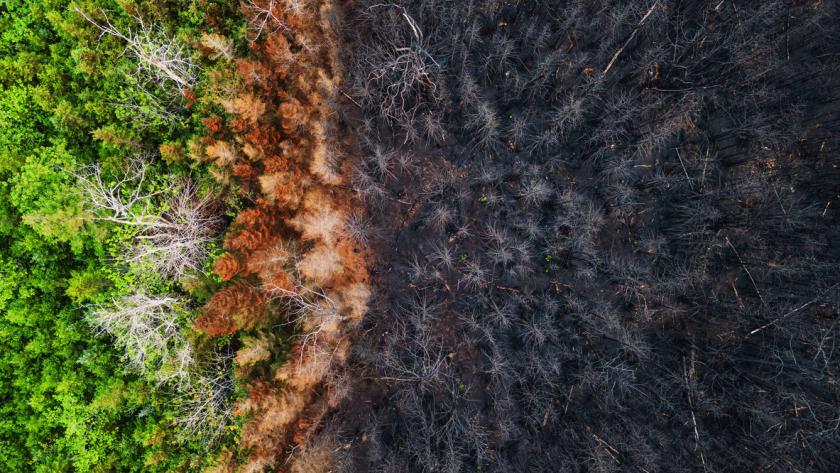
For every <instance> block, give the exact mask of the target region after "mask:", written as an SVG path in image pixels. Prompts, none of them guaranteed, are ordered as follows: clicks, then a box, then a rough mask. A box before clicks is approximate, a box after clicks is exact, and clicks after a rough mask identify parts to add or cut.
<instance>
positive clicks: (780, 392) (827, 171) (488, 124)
mask: <svg viewBox="0 0 840 473" xmlns="http://www.w3.org/2000/svg"><path fill="white" fill-rule="evenodd" d="M348 10H349V11H351V12H355V13H354V14H353V15H354V16H353V17H352V18H349V19H347V20H346V22H345V25H344V26H345V33H344V34H345V35H346V37H347V41H348V43H347V44H348V46H347V48H348V51H349V52H348V53H347V54H346V55H345V57H344V61H345V68H346V70H347V71H348V77H346V78H345V81H344V83H345V84H346V85H347V88H348V90H345V91H344V92H345V93H346V94H347V96H349V97H351V98H352V101H353V102H354V103H355V105H353V104H349V106H350V107H352V110H348V111H347V113H346V116H347V117H348V118H347V123H346V125H347V126H350V127H352V128H353V129H356V130H358V131H359V132H360V134H361V142H362V148H363V149H362V155H363V156H364V158H363V159H362V161H361V163H360V164H359V166H358V169H357V170H356V173H355V175H354V176H353V178H352V181H353V187H354V189H355V191H356V192H357V193H358V194H359V195H360V196H361V197H362V198H363V199H364V200H365V202H366V205H367V212H366V213H364V214H359V215H354V216H352V217H351V218H350V220H349V221H348V225H347V228H348V230H349V232H350V233H351V234H352V235H354V237H355V238H356V239H357V240H358V242H359V243H361V244H364V245H366V246H367V248H368V251H369V253H370V254H372V255H377V260H376V264H375V265H374V268H373V271H372V276H371V280H372V283H373V294H374V295H373V298H372V300H371V303H370V310H369V313H368V315H367V317H366V319H365V321H364V323H363V327H362V328H361V330H360V332H359V336H358V337H357V340H356V347H355V349H354V353H353V356H352V359H351V361H352V363H351V365H350V367H349V368H348V372H347V373H345V374H346V375H347V376H348V377H349V378H352V379H356V380H357V381H356V382H355V383H354V385H353V391H352V393H353V394H351V395H350V396H348V397H346V398H345V401H343V403H342V404H341V405H340V406H338V407H337V408H336V409H335V410H334V411H333V412H332V413H331V414H330V415H328V416H327V417H326V418H325V419H324V424H323V425H326V426H328V427H325V428H324V429H323V431H322V433H321V436H322V437H331V438H332V439H333V440H334V441H335V442H336V444H337V445H342V446H346V448H344V449H342V450H341V452H342V453H341V455H340V456H341V458H340V459H339V463H340V464H341V465H342V466H343V467H344V468H345V469H346V471H355V472H361V471H389V472H392V471H411V472H420V471H429V472H432V471H434V472H442V471H446V472H455V471H505V472H509V471H587V472H602V471H669V472H678V471H737V470H742V469H744V468H747V469H749V471H753V470H761V471H831V469H832V468H833V467H832V466H831V465H836V464H837V463H838V462H840V457H839V456H838V448H837V445H838V441H840V438H838V437H839V436H840V433H838V432H840V431H838V423H839V422H840V420H838V419H840V407H838V406H840V395H839V394H838V393H840V389H838V385H837V382H838V381H837V380H838V375H840V373H838V364H837V361H836V358H835V354H834V346H835V343H836V341H837V336H838V330H839V329H838V323H837V322H838V310H839V307H840V285H838V281H840V279H838V277H837V273H836V271H837V267H838V266H837V265H838V263H840V248H838V243H837V241H838V236H840V235H838V229H840V227H838V215H840V213H838V211H837V206H838V205H840V202H838V201H837V200H836V199H837V197H838V196H837V191H838V183H840V170H838V168H837V152H838V136H839V135H838V125H837V119H838V103H837V94H836V88H837V85H838V84H837V73H838V72H839V71H838V69H840V67H838V65H839V64H840V61H838V57H837V51H838V50H840V42H838V29H837V27H836V24H835V23H834V21H835V20H833V19H836V18H837V17H838V13H840V12H838V8H837V5H836V4H835V3H834V2H810V1H804V2H781V1H771V2H760V3H759V2H728V1H725V2H719V1H712V2H683V1H663V0H660V1H656V2H655V3H651V2H609V1H594V2H549V1H520V2H501V1H490V0H488V1H444V0H437V1H436V0H423V1H419V2H414V1H411V2H409V1H398V2H394V3H387V4H383V3H377V2H373V1H358V2H353V3H352V5H351V8H348ZM350 86H352V90H349V87H350ZM312 442H318V439H317V438H316V439H314V440H312Z"/></svg>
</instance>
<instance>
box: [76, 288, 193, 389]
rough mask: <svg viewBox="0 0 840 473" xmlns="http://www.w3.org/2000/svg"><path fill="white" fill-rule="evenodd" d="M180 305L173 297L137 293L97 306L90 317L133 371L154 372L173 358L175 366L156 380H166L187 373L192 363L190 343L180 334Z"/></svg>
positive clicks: (181, 314)
mask: <svg viewBox="0 0 840 473" xmlns="http://www.w3.org/2000/svg"><path fill="white" fill-rule="evenodd" d="M182 307H183V306H182V304H181V301H180V300H178V299H176V298H174V297H167V296H159V295H152V296H149V295H146V294H143V293H139V292H138V293H134V294H131V295H128V296H124V297H121V298H117V299H114V300H112V302H111V304H110V305H108V306H99V307H96V308H95V309H94V310H93V311H92V312H91V316H90V319H91V322H92V323H93V324H94V325H95V326H96V327H97V328H98V329H99V330H100V333H108V334H109V335H111V336H112V337H114V342H115V344H116V345H117V346H119V347H121V348H123V350H124V351H125V355H126V362H127V364H128V367H129V368H131V369H133V370H135V371H138V372H143V373H148V372H155V371H157V368H158V367H159V366H161V365H163V364H166V363H168V362H170V361H176V364H177V365H178V366H179V367H178V369H177V370H176V371H170V372H168V373H167V374H166V375H165V377H164V379H159V381H168V380H169V379H172V378H175V377H178V376H186V373H187V371H188V369H189V366H190V365H191V363H192V356H191V350H190V348H189V344H188V343H187V340H186V339H185V338H184V337H183V336H182V335H181V324H182V318H183V309H182ZM176 373H177V374H176Z"/></svg>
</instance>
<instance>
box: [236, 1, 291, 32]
mask: <svg viewBox="0 0 840 473" xmlns="http://www.w3.org/2000/svg"><path fill="white" fill-rule="evenodd" d="M293 8H295V9H298V10H300V11H302V10H303V2H302V1H300V0H290V1H288V2H284V1H278V0H244V1H243V2H242V9H243V10H244V11H245V12H247V13H246V15H245V16H246V18H248V27H249V29H250V30H251V33H252V35H253V36H252V41H256V40H257V39H259V38H260V36H262V34H263V32H265V33H273V32H275V31H277V30H284V31H288V28H287V27H286V25H285V24H284V23H283V21H282V20H281V19H280V17H278V15H279V14H280V11H281V9H289V10H291V11H293V12H294V10H293Z"/></svg>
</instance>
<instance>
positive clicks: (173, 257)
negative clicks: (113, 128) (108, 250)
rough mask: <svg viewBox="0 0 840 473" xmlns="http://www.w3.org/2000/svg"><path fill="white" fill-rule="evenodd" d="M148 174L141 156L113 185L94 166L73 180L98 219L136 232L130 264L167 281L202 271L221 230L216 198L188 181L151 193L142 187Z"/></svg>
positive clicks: (78, 173)
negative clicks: (139, 266) (166, 278)
mask: <svg viewBox="0 0 840 473" xmlns="http://www.w3.org/2000/svg"><path fill="white" fill-rule="evenodd" d="M148 170H149V164H148V160H147V158H146V157H144V156H141V157H137V158H135V159H132V160H131V161H130V164H129V166H128V169H127V170H126V172H125V174H124V175H123V176H122V177H121V178H119V179H117V180H116V181H113V182H108V181H107V180H106V179H103V175H102V169H101V168H100V167H99V166H96V165H94V166H88V167H86V168H83V169H82V170H81V171H79V172H74V173H73V174H74V175H75V177H76V180H77V182H78V184H79V188H80V189H81V190H82V192H83V193H84V194H85V195H86V196H87V200H88V205H89V206H90V207H92V211H93V213H94V215H95V217H94V218H95V219H97V220H104V221H109V222H113V223H117V224H120V225H126V226H129V227H132V228H134V229H136V231H137V235H136V236H135V238H134V244H133V245H132V246H131V248H129V251H128V257H127V260H128V261H129V262H133V263H138V264H148V265H150V266H151V268H152V269H154V270H156V271H159V272H160V273H161V274H163V275H164V276H169V277H181V276H184V275H185V274H186V273H187V272H189V271H195V270H200V269H201V265H202V263H203V262H204V260H205V258H207V256H208V254H209V253H208V245H209V244H210V243H211V242H212V241H213V239H214V238H215V237H216V235H217V234H218V232H219V230H220V228H221V224H222V220H221V217H220V216H219V215H218V212H216V209H215V205H214V204H215V202H214V200H213V198H212V196H210V195H206V194H205V195H200V194H199V192H198V188H197V186H196V184H195V183H194V182H193V181H191V180H189V179H185V180H182V181H180V182H175V183H173V186H174V191H171V192H166V193H165V194H164V193H163V191H154V192H150V191H147V190H145V187H144V185H143V184H144V182H145V181H146V174H147V172H148ZM158 209H163V211H162V212H160V211H158Z"/></svg>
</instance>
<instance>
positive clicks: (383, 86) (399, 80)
mask: <svg viewBox="0 0 840 473" xmlns="http://www.w3.org/2000/svg"><path fill="white" fill-rule="evenodd" d="M376 7H394V8H398V9H400V10H401V16H402V18H403V19H404V20H405V21H406V23H407V24H408V27H409V29H410V34H409V38H410V40H409V42H408V43H407V44H390V45H389V46H388V47H383V48H380V49H378V51H377V52H379V53H381V54H383V55H384V56H382V57H377V56H376V55H374V56H373V57H374V58H375V59H368V60H369V61H370V66H371V72H370V74H369V76H368V80H369V81H370V82H372V83H373V84H375V87H376V88H377V89H378V90H379V91H380V94H381V95H380V99H381V100H380V102H379V104H380V105H379V106H380V111H381V113H382V115H383V116H384V117H385V118H387V119H388V120H390V121H393V122H399V123H408V124H412V123H414V117H415V115H416V113H417V110H418V108H419V106H420V103H421V102H422V101H423V99H424V97H426V96H428V97H435V96H436V93H437V84H436V76H437V74H438V72H439V71H440V68H441V67H440V64H438V62H437V61H436V60H435V59H434V58H433V57H432V55H431V54H430V53H429V51H428V42H427V41H426V39H425V37H424V36H423V31H422V30H421V29H420V26H419V25H418V24H417V22H416V21H415V20H414V18H412V17H411V15H409V14H408V12H407V11H406V10H405V8H403V7H400V6H398V5H395V4H379V5H373V6H372V7H370V10H372V9H374V8H376Z"/></svg>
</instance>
